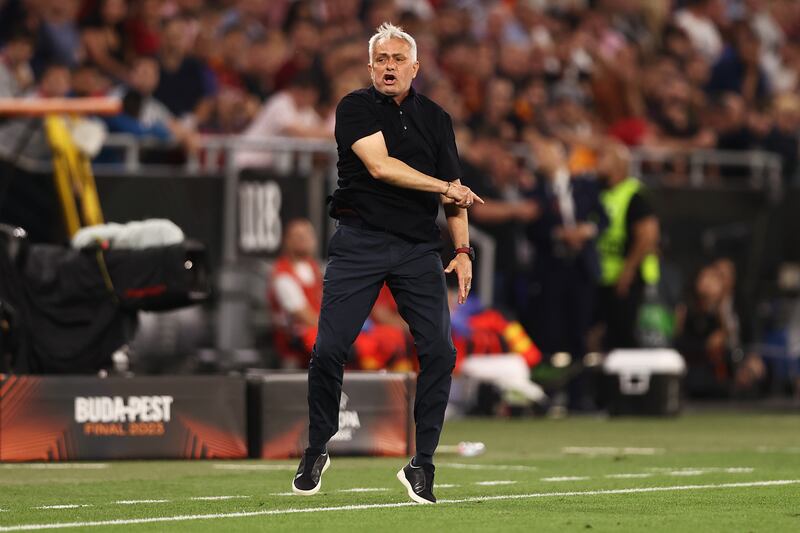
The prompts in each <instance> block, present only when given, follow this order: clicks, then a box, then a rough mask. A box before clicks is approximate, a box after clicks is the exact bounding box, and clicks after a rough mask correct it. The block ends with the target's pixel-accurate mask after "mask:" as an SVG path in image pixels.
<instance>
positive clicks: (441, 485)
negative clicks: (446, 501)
mask: <svg viewBox="0 0 800 533" xmlns="http://www.w3.org/2000/svg"><path fill="white" fill-rule="evenodd" d="M460 486H461V485H459V484H457V483H437V484H436V488H437V489H454V488H456V487H460Z"/></svg>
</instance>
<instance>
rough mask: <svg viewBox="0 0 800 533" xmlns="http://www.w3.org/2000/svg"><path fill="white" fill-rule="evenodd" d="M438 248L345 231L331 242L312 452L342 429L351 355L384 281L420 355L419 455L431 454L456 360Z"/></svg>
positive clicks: (316, 356)
mask: <svg viewBox="0 0 800 533" xmlns="http://www.w3.org/2000/svg"><path fill="white" fill-rule="evenodd" d="M439 247H440V244H439V243H413V242H409V241H407V240H405V239H403V238H401V237H398V236H396V235H393V234H390V233H386V232H382V231H375V230H372V229H365V228H363V227H356V226H351V225H345V224H340V225H339V227H338V228H337V230H336V233H334V235H333V237H331V240H330V244H329V246H328V256H329V261H328V266H327V269H326V270H325V279H324V286H323V287H324V288H323V295H322V310H321V312H320V317H319V330H318V333H317V341H316V344H315V346H314V350H313V353H312V355H311V362H310V364H309V367H308V410H309V448H310V449H311V450H322V449H323V448H324V447H325V445H326V444H327V442H328V441H329V440H330V438H331V437H333V435H335V434H336V431H337V430H338V425H339V399H340V397H341V394H342V377H343V374H344V364H345V362H346V360H347V354H348V352H349V350H350V346H351V345H352V344H353V342H354V341H355V339H356V336H358V333H359V331H360V330H361V327H362V326H363V325H364V321H365V320H366V319H367V317H368V316H369V313H370V311H371V310H372V306H373V304H374V303H375V299H376V298H377V297H378V292H379V291H380V290H381V287H382V286H383V283H384V281H385V282H386V283H387V285H388V286H389V289H391V291H392V295H393V296H394V298H395V301H396V302H397V307H398V310H399V312H400V314H401V315H402V317H403V318H404V319H405V321H406V322H408V325H409V327H410V329H411V334H412V335H413V336H414V342H415V345H416V347H417V353H418V354H419V366H420V371H419V375H418V376H417V393H416V398H415V401H414V420H415V422H416V439H417V454H418V455H427V456H432V455H433V453H434V451H435V450H436V446H437V445H438V443H439V435H440V433H441V431H442V425H443V423H444V411H445V408H446V407H447V400H448V397H449V395H450V381H451V373H452V371H453V367H454V366H455V354H456V350H455V347H454V346H453V341H452V338H451V335H450V311H449V308H448V305H447V288H446V285H445V279H444V269H443V268H442V260H441V257H440V255H439Z"/></svg>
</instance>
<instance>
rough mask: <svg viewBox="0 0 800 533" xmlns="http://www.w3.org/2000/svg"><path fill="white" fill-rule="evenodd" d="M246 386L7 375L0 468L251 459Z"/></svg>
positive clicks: (203, 380)
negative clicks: (38, 463)
mask: <svg viewBox="0 0 800 533" xmlns="http://www.w3.org/2000/svg"><path fill="white" fill-rule="evenodd" d="M245 396H246V394H245V382H244V380H243V379H240V378H232V377H219V376H208V377H206V376H187V377H173V376H155V377H135V378H103V379H101V378H97V377H89V376H86V377H84V376H58V377H44V376H0V461H67V460H83V459H92V460H97V459H163V458H173V459H212V458H213V459H221V458H228V459H233V458H244V457H247V436H246V414H245V409H246V402H245Z"/></svg>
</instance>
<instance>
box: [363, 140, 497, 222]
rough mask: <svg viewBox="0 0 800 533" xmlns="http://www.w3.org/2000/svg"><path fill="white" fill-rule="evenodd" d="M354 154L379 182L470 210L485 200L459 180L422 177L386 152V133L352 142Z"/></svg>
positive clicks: (420, 173) (424, 175)
mask: <svg viewBox="0 0 800 533" xmlns="http://www.w3.org/2000/svg"><path fill="white" fill-rule="evenodd" d="M352 149H353V152H355V154H356V155H357V156H358V158H359V159H361V161H362V162H363V163H364V165H365V166H366V167H367V171H368V172H369V173H370V175H371V176H372V177H373V178H375V179H377V180H380V181H383V182H385V183H388V184H389V185H394V186H396V187H402V188H404V189H414V190H416V191H425V192H435V193H438V194H441V195H444V196H446V197H447V198H450V199H452V200H454V201H455V204H456V205H458V206H459V207H469V206H470V205H472V203H473V201H477V202H480V203H483V200H482V199H481V198H480V197H479V196H478V195H477V194H475V193H473V192H472V191H471V190H470V189H469V187H465V186H463V185H461V182H460V181H453V182H446V181H443V180H440V179H436V178H434V177H432V176H428V175H427V174H423V173H422V172H419V171H418V170H415V169H413V168H411V167H410V166H408V165H407V164H405V163H403V162H402V161H400V160H399V159H397V158H394V157H391V156H390V155H389V151H388V150H387V149H386V141H385V140H384V138H383V132H380V131H379V132H376V133H373V134H372V135H368V136H367V137H363V138H361V139H359V140H357V141H356V142H354V143H353V146H352Z"/></svg>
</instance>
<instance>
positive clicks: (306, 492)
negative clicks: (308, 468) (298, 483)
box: [292, 454, 331, 496]
mask: <svg viewBox="0 0 800 533" xmlns="http://www.w3.org/2000/svg"><path fill="white" fill-rule="evenodd" d="M329 466H331V454H328V457H327V459H326V460H325V466H323V467H322V474H324V473H325V471H326V470H327V469H328V467H329ZM322 474H320V476H319V483H317V486H316V487H314V488H313V489H309V490H302V489H298V488H297V487H295V486H294V480H292V492H294V493H295V494H299V495H300V496H313V495H314V494H316V493H318V492H319V489H321V488H322Z"/></svg>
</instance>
